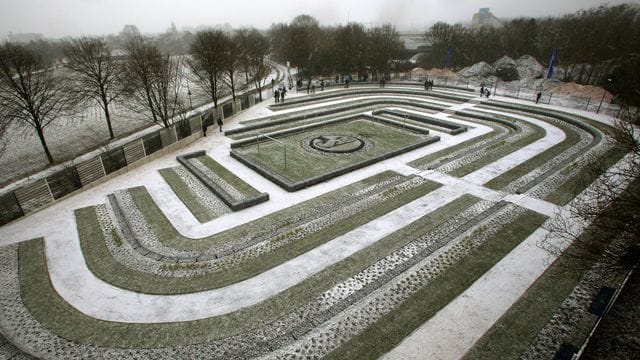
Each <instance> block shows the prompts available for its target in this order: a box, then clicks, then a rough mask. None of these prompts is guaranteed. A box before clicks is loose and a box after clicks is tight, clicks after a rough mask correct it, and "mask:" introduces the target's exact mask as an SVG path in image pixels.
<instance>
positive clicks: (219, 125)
mask: <svg viewBox="0 0 640 360" xmlns="http://www.w3.org/2000/svg"><path fill="white" fill-rule="evenodd" d="M222 124H223V122H222V118H221V117H219V118H218V127H219V128H220V132H222Z"/></svg>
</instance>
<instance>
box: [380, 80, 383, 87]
mask: <svg viewBox="0 0 640 360" xmlns="http://www.w3.org/2000/svg"><path fill="white" fill-rule="evenodd" d="M382 81H383V79H380V87H384V85H383V84H382Z"/></svg>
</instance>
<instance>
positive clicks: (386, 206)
mask: <svg viewBox="0 0 640 360" xmlns="http://www.w3.org/2000/svg"><path fill="white" fill-rule="evenodd" d="M439 186H440V184H437V183H434V182H426V183H424V184H422V185H420V186H418V187H416V188H414V189H411V190H409V191H405V192H403V193H401V194H399V195H398V196H395V197H393V198H392V199H390V200H388V201H385V202H384V203H381V204H379V205H376V206H373V207H371V208H369V209H367V210H365V211H362V212H359V213H356V214H354V215H352V216H349V217H347V218H344V219H341V220H339V221H338V222H336V223H333V224H331V225H328V226H325V227H323V228H322V229H321V230H319V231H316V232H313V233H311V234H309V235H307V236H305V237H303V238H301V239H298V240H296V241H295V242H291V243H289V244H286V245H284V246H282V247H280V248H278V249H277V250H275V251H270V252H266V253H264V254H262V255H261V256H259V257H257V258H251V259H250V260H247V261H244V262H241V263H239V264H237V265H235V266H232V267H229V268H225V269H223V270H219V271H215V272H212V273H208V274H205V275H194V276H191V277H190V278H189V281H184V279H182V278H173V277H158V276H154V275H152V274H148V273H144V272H137V271H131V270H128V269H127V268H126V267H125V266H123V265H121V264H119V263H118V262H116V261H112V260H111V259H110V254H109V252H108V249H107V248H106V247H105V246H104V244H102V245H101V244H100V243H104V241H103V239H102V235H101V230H100V227H99V224H98V223H97V220H96V219H95V214H94V211H93V209H92V208H85V209H79V210H77V211H76V221H77V223H78V234H79V237H80V242H81V246H82V249H83V252H84V253H85V256H86V257H87V258H88V260H87V265H88V266H89V268H90V269H91V270H92V272H94V273H95V274H96V276H98V277H100V278H101V279H103V280H104V281H106V282H108V283H110V284H112V285H114V286H117V287H121V288H124V289H129V290H132V291H136V292H142V293H150V294H165V295H166V294H182V293H191V292H197V291H204V290H210V289H215V288H219V287H222V286H226V285H229V284H232V283H235V282H239V281H242V280H244V279H247V278H250V277H253V276H255V275H257V274H259V273H261V272H264V271H266V270H268V269H270V268H272V267H274V266H277V265H279V264H281V263H283V262H285V261H287V260H289V259H291V258H294V257H296V256H298V255H300V254H302V253H305V252H307V251H309V250H311V249H313V248H315V247H317V246H319V245H321V244H323V243H325V242H327V241H330V240H332V239H334V238H336V237H337V236H339V235H342V234H344V233H346V232H348V231H351V230H353V229H355V228H357V227H358V226H361V225H364V224H366V223H368V222H369V221H371V220H373V219H375V218H378V217H380V216H382V215H384V214H386V213H388V212H390V211H392V210H394V209H397V208H398V207H400V206H402V205H405V204H406V203H408V202H410V201H413V200H415V199H417V198H419V197H422V196H424V195H425V194H427V193H429V192H431V191H433V190H435V189H436V188H438V187H439ZM146 197H148V194H147V195H146ZM158 211H159V210H158ZM146 216H147V214H146V213H145V217H146ZM268 217H271V216H268ZM147 219H150V218H147ZM154 220H158V219H154ZM162 226H163V228H166V227H171V225H170V224H168V223H163V224H162ZM242 227H244V226H242ZM171 228H172V227H171ZM154 229H156V227H155V226H154ZM156 231H157V230H156ZM174 231H175V230H174ZM293 231H295V229H293ZM157 234H158V238H159V239H161V240H163V241H166V240H167V238H166V236H167V235H168V234H167V233H162V234H160V233H157ZM288 235H291V234H286V235H285V236H288ZM173 236H176V237H179V236H180V235H179V234H178V233H177V232H175V233H174V234H173ZM173 240H174V241H175V240H176V239H173ZM277 240H278V238H275V241H277ZM182 241H186V240H184V239H183V240H182ZM191 241H193V240H191Z"/></svg>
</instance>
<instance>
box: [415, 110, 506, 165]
mask: <svg viewBox="0 0 640 360" xmlns="http://www.w3.org/2000/svg"><path fill="white" fill-rule="evenodd" d="M464 120H467V119H464ZM484 125H486V126H489V127H491V128H493V130H492V131H491V132H488V133H486V134H483V135H481V136H477V137H474V138H472V139H469V140H466V141H464V142H461V143H459V144H457V145H454V146H449V147H447V148H446V149H443V150H440V151H437V152H435V153H432V154H429V155H426V156H423V157H421V158H418V159H416V160H413V161H411V162H410V163H408V165H409V166H411V167H414V168H416V169H420V170H428V167H429V166H430V165H431V164H432V163H433V162H434V161H436V160H438V162H439V163H438V165H436V166H439V165H440V164H442V163H443V162H446V161H448V160H449V158H448V156H450V155H451V154H455V153H456V152H458V151H460V150H462V149H467V148H468V147H470V146H472V145H475V144H477V143H479V142H482V141H485V140H488V139H491V138H492V137H494V136H498V135H499V134H498V133H499V132H500V127H499V125H496V124H484ZM504 128H505V129H506V130H507V131H508V132H511V131H512V129H510V128H508V127H506V126H505V127H504Z"/></svg>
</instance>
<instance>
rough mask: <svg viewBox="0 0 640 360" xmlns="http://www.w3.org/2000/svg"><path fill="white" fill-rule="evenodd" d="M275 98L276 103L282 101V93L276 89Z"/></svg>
mask: <svg viewBox="0 0 640 360" xmlns="http://www.w3.org/2000/svg"><path fill="white" fill-rule="evenodd" d="M273 97H275V98H276V102H279V101H280V91H278V89H275V90H274V91H273Z"/></svg>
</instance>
